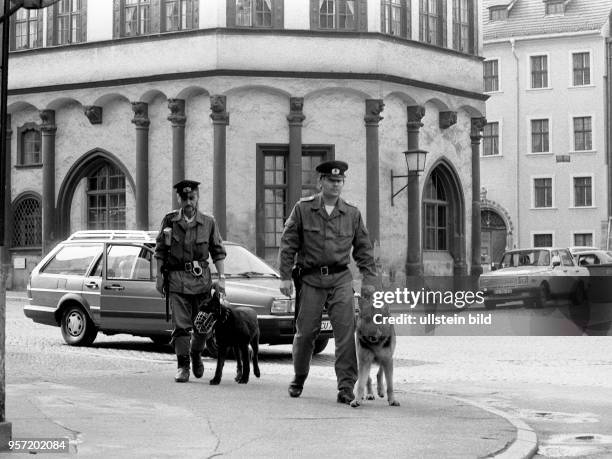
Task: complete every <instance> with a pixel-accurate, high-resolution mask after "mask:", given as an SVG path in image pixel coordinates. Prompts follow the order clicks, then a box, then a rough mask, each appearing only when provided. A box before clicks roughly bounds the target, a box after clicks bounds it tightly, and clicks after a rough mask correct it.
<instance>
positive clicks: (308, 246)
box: [279, 193, 376, 287]
mask: <svg viewBox="0 0 612 459" xmlns="http://www.w3.org/2000/svg"><path fill="white" fill-rule="evenodd" d="M351 249H353V258H354V260H355V262H356V263H357V266H358V267H359V270H360V271H361V274H362V275H363V278H364V281H366V282H368V283H371V284H373V285H375V281H376V266H375V263H374V256H373V252H372V243H371V242H370V238H369V235H368V231H367V230H366V228H365V226H364V224H363V220H362V218H361V212H359V209H357V207H355V206H354V205H353V204H350V203H348V202H346V201H345V200H343V199H342V198H339V199H338V202H337V203H336V206H335V207H334V210H333V211H332V213H331V215H328V214H327V211H326V210H325V206H324V204H323V198H322V196H321V194H320V193H319V194H317V195H315V196H310V197H307V198H302V199H301V200H300V201H299V202H298V203H297V204H296V205H295V207H294V208H293V211H292V212H291V215H290V216H289V218H288V219H287V221H286V222H285V229H284V231H283V235H282V238H281V245H280V251H279V258H280V272H281V278H282V279H284V280H288V279H291V269H292V267H293V265H294V263H295V255H296V254H297V264H299V265H302V266H303V267H304V268H311V267H320V266H331V265H342V266H348V264H349V263H350V254H351ZM351 279H352V277H351V274H350V271H348V270H347V271H344V272H342V273H337V274H330V275H327V276H323V275H321V274H319V273H317V274H308V275H306V276H304V278H303V281H304V282H306V283H307V284H310V285H312V286H314V287H331V286H336V285H340V284H341V283H344V282H350V281H351Z"/></svg>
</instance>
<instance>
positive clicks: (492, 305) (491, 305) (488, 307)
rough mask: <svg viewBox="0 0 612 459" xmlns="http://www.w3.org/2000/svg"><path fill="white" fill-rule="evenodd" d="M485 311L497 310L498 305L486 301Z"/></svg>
mask: <svg viewBox="0 0 612 459" xmlns="http://www.w3.org/2000/svg"><path fill="white" fill-rule="evenodd" d="M484 307H485V309H495V308H496V307H497V303H496V302H495V301H491V300H485V302H484Z"/></svg>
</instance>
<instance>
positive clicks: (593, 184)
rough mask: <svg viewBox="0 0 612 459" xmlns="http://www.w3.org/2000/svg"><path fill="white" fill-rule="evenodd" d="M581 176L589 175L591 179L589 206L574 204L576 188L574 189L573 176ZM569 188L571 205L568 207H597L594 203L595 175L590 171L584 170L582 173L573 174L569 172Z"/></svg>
mask: <svg viewBox="0 0 612 459" xmlns="http://www.w3.org/2000/svg"><path fill="white" fill-rule="evenodd" d="M582 177H589V178H590V179H591V205H590V206H577V205H576V192H575V191H576V190H574V179H575V178H582ZM570 188H571V193H572V199H571V201H570V202H571V203H572V205H571V207H570V209H595V208H597V205H596V203H595V175H594V174H593V173H592V172H585V173H584V174H580V173H574V174H570Z"/></svg>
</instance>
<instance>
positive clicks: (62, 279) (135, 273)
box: [24, 231, 332, 352]
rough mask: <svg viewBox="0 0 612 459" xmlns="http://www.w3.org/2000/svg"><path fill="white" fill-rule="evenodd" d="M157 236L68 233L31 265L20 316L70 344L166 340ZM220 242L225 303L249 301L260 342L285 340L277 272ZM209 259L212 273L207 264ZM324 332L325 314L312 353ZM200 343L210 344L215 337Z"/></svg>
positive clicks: (289, 325) (285, 312) (288, 320)
mask: <svg viewBox="0 0 612 459" xmlns="http://www.w3.org/2000/svg"><path fill="white" fill-rule="evenodd" d="M156 235H157V233H156V232H148V231H79V232H76V233H74V234H73V235H72V236H70V237H69V238H68V239H67V240H65V241H64V242H61V243H59V244H58V245H57V246H56V247H55V248H54V249H53V250H52V251H51V252H50V253H49V254H48V255H47V256H46V257H45V258H44V259H43V260H42V261H41V262H40V263H39V264H38V265H37V266H36V267H35V268H34V270H33V271H32V274H31V276H30V280H29V283H28V299H29V304H27V305H25V306H24V313H25V315H26V316H27V317H29V318H30V319H32V320H33V321H34V322H38V323H41V324H47V325H53V326H58V327H60V328H61V332H62V336H63V338H64V340H65V341H66V343H68V344H70V345H74V346H80V345H90V344H91V343H93V341H94V340H95V338H96V335H97V333H98V332H102V333H104V334H107V335H113V334H118V333H127V334H131V335H134V336H144V337H149V338H150V339H151V340H153V341H154V342H156V343H168V342H169V341H170V333H171V331H172V323H171V322H167V321H166V317H165V316H166V311H165V309H166V306H165V299H164V297H162V296H161V295H160V293H159V292H158V291H157V290H156V289H155V280H156V276H157V269H156V262H155V259H154V256H153V252H154V247H155V237H156ZM224 245H225V249H226V251H227V257H226V259H225V275H226V285H225V288H226V295H227V300H228V301H229V302H230V306H249V307H251V308H253V309H254V310H255V311H256V312H257V317H258V320H259V327H260V332H261V333H260V343H265V344H289V343H291V342H292V341H293V335H294V317H293V316H294V307H295V299H294V298H288V297H286V296H283V295H282V294H281V293H280V290H279V279H280V276H279V274H278V272H277V271H276V270H274V269H273V268H272V267H271V266H269V265H268V264H267V263H265V262H264V261H263V260H261V259H260V258H258V257H257V256H255V255H254V254H252V253H251V252H249V251H248V250H247V249H246V248H244V247H243V246H241V245H238V244H233V243H230V242H225V243H224ZM209 265H210V268H211V271H212V272H213V273H215V271H216V270H215V266H214V264H212V263H210V264H209ZM214 278H215V276H214V275H213V279H214ZM331 336H332V331H331V325H330V322H329V318H328V317H327V315H324V317H323V321H322V326H321V334H320V335H319V337H318V339H317V341H316V346H315V352H321V351H322V350H323V349H325V347H326V345H327V342H328V340H329V338H330V337H331ZM207 347H209V349H214V348H215V345H214V342H209V343H207Z"/></svg>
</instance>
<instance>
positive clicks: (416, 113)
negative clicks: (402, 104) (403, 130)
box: [406, 105, 425, 130]
mask: <svg viewBox="0 0 612 459" xmlns="http://www.w3.org/2000/svg"><path fill="white" fill-rule="evenodd" d="M406 109H407V113H408V123H407V126H408V128H409V129H417V130H418V129H419V128H421V127H423V123H421V120H422V119H423V117H424V116H425V107H424V106H422V105H408V107H406Z"/></svg>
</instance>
